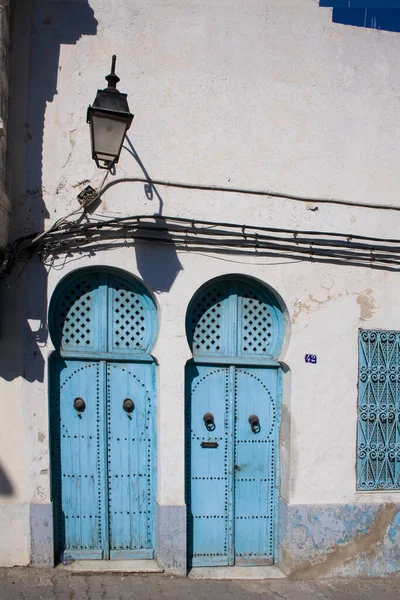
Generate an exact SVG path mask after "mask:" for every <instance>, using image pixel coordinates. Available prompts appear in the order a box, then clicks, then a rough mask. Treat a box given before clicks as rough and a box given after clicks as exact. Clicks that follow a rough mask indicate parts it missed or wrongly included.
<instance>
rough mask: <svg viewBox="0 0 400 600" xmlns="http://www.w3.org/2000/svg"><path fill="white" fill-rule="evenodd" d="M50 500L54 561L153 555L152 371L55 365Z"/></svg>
mask: <svg viewBox="0 0 400 600" xmlns="http://www.w3.org/2000/svg"><path fill="white" fill-rule="evenodd" d="M53 385H54V386H55V387H56V388H58V389H59V393H58V394H57V393H54V394H53V398H56V402H55V403H54V406H53V426H52V431H53V453H54V459H55V460H54V463H53V465H54V467H53V469H54V476H53V479H54V482H55V485H54V486H53V490H54V491H53V493H54V502H55V509H56V515H57V517H56V521H55V522H56V539H57V540H58V548H57V550H58V554H61V553H62V552H64V554H65V555H67V556H70V557H72V558H75V559H79V558H80V559H84V558H86V559H102V558H103V559H106V558H111V559H114V558H152V557H153V554H154V550H153V539H154V523H153V512H154V493H153V489H154V430H153V415H154V365H153V364H149V363H145V362H143V363H136V364H134V363H107V362H106V361H79V360H71V359H69V360H67V361H65V360H63V359H57V360H56V361H55V365H54V367H53Z"/></svg>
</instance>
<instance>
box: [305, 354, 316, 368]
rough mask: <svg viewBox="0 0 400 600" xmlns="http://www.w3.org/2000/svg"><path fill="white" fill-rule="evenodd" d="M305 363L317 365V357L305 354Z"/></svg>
mask: <svg viewBox="0 0 400 600" xmlns="http://www.w3.org/2000/svg"><path fill="white" fill-rule="evenodd" d="M304 360H305V361H306V363H311V364H312V365H316V364H317V355H316V354H306V355H305V357H304Z"/></svg>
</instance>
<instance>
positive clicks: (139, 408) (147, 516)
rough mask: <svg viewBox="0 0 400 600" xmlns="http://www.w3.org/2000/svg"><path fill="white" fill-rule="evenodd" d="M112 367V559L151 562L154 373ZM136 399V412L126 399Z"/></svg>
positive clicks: (109, 421)
mask: <svg viewBox="0 0 400 600" xmlns="http://www.w3.org/2000/svg"><path fill="white" fill-rule="evenodd" d="M146 367H148V365H137V366H136V368H135V372H133V371H132V369H131V368H129V366H128V365H125V364H124V363H122V364H121V363H111V364H109V365H107V397H108V403H107V404H108V406H107V428H108V458H107V460H108V486H109V494H108V502H109V519H110V556H111V558H129V557H132V556H136V555H139V554H140V557H141V558H152V557H153V550H152V540H153V479H154V473H153V441H154V439H153V438H154V432H153V425H152V423H153V419H152V415H153V412H154V407H153V402H152V393H151V388H152V382H151V372H149V370H148V368H147V369H146ZM126 398H132V399H133V400H134V409H133V410H132V412H127V411H126V410H124V406H123V401H124V399H126Z"/></svg>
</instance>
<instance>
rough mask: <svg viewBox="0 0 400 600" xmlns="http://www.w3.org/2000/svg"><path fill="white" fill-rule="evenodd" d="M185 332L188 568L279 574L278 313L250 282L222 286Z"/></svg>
mask: <svg viewBox="0 0 400 600" xmlns="http://www.w3.org/2000/svg"><path fill="white" fill-rule="evenodd" d="M186 326H187V334H188V340H189V343H190V346H191V348H192V352H193V360H192V361H190V362H189V363H188V365H187V367H186V383H187V385H186V389H187V393H186V416H187V419H186V427H187V449H186V463H187V464H186V475H187V486H186V492H187V498H186V501H187V506H188V528H189V531H188V555H189V564H190V565H191V566H210V565H233V564H236V565H261V564H272V563H273V560H274V546H275V530H276V510H275V505H276V498H277V467H278V464H277V458H278V457H277V450H278V449H277V443H278V428H279V418H280V385H281V384H280V382H281V378H280V368H279V363H277V362H276V360H274V359H275V358H276V356H277V355H278V353H279V351H280V347H281V345H282V338H283V319H282V314H281V311H280V309H279V306H278V305H277V303H276V302H275V300H274V298H273V297H271V296H270V294H268V293H267V291H266V290H265V289H264V288H263V287H261V286H260V285H258V284H257V283H256V282H254V281H253V280H251V279H249V278H242V277H236V278H230V279H222V280H218V281H215V282H212V283H210V284H208V285H207V286H205V287H203V288H202V289H201V290H200V291H199V292H198V293H197V294H196V296H195V297H194V299H193V300H192V302H191V304H190V306H189V310H188V315H187V323H186Z"/></svg>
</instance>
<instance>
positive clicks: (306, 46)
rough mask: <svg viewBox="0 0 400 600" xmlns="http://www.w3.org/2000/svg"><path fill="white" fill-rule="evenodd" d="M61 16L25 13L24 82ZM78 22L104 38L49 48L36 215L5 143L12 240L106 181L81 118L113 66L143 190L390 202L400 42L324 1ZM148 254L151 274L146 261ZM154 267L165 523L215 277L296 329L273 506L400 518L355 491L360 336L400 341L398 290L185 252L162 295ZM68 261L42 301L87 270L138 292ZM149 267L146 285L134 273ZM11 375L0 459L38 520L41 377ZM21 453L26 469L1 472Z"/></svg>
mask: <svg viewBox="0 0 400 600" xmlns="http://www.w3.org/2000/svg"><path fill="white" fill-rule="evenodd" d="M20 4H30V3H20ZM67 4H69V3H68V2H65V3H62V2H61V3H59V4H57V5H56V4H55V3H52V2H39V3H36V4H34V5H33V10H32V6H31V9H30V11H31V12H29V14H27V12H26V11H28V9H27V8H26V9H24V10H25V12H24V10H23V9H22V8H20V9H19V10H20V11H21V14H20V15H19V19H20V21H21V23H22V24H24V27H25V28H27V29H29V28H30V29H31V30H32V32H34V33H32V34H31V35H32V44H31V47H30V48H27V49H26V50H25V56H26V57H27V56H28V55H29V60H30V62H29V64H31V65H33V66H34V65H35V61H36V62H37V63H39V62H40V59H41V58H43V56H41V53H43V47H42V46H41V45H40V39H47V38H46V36H50V37H49V39H50V40H53V41H54V39H56V36H57V34H58V32H59V29H60V28H64V29H65V27H66V22H67V21H66V20H65V19H64V20H63V18H64V17H63V15H64V12H63V11H64V8H63V6H65V5H67ZM88 6H89V8H90V9H91V10H92V11H93V18H94V19H96V21H97V22H98V24H97V31H96V34H93V32H92V33H90V34H85V33H82V35H79V36H77V40H76V41H75V42H74V43H71V42H68V43H63V39H64V38H63V36H59V38H60V40H61V41H60V57H59V61H58V67H57V85H56V93H54V94H50V95H49V98H48V100H47V101H46V104H45V119H44V132H43V140H42V141H41V142H40V143H41V146H40V147H41V153H42V157H41V161H40V169H41V188H40V190H39V192H37V193H36V192H35V193H36V196H35V194H34V193H33V192H32V190H30V193H29V194H27V193H26V190H27V189H30V188H29V181H30V180H29V177H30V175H29V168H27V165H28V167H29V164H30V163H29V160H30V153H32V150H31V148H32V146H30V144H31V140H30V139H29V135H28V136H27V134H26V131H23V130H22V128H19V129H18V127H16V132H17V133H16V149H17V150H16V151H15V156H14V158H13V161H12V165H13V169H14V170H13V182H14V193H15V196H14V197H15V198H17V199H18V203H19V204H18V206H19V207H20V208H19V210H20V214H19V216H18V227H17V230H16V231H15V235H18V234H19V235H22V234H23V233H25V232H27V231H29V230H33V229H34V225H33V221H34V217H33V216H32V214H33V213H35V211H36V212H38V211H39V210H42V211H43V218H44V217H45V216H46V214H47V218H46V221H45V223H44V224H45V225H46V226H49V225H50V224H51V223H52V222H53V220H54V219H57V218H59V217H60V216H62V215H64V214H66V213H68V212H69V211H71V210H72V209H73V208H75V207H77V200H76V195H77V193H78V192H79V191H80V190H81V189H82V188H83V187H85V185H87V183H88V182H90V183H91V185H92V186H93V187H96V186H97V185H99V183H100V181H101V179H102V176H103V172H100V171H98V170H97V169H96V167H95V165H94V163H93V162H92V161H91V159H90V148H89V132H88V126H87V125H86V122H85V119H86V108H87V105H88V104H89V103H91V102H92V101H93V99H94V96H95V93H96V90H97V88H98V87H103V86H104V85H105V82H104V80H103V76H105V75H106V74H107V73H108V72H109V67H110V59H111V55H112V54H113V53H115V54H117V56H118V60H117V73H118V75H119V76H120V78H121V82H120V84H119V88H120V90H121V91H124V92H127V93H128V99H129V104H130V108H131V110H132V112H133V113H134V114H135V119H134V122H133V125H132V128H131V130H130V131H129V137H130V139H131V141H132V143H133V145H134V147H135V149H136V152H137V153H138V155H139V157H140V159H141V161H142V163H143V165H144V167H145V168H146V170H147V172H148V173H149V175H150V176H151V177H153V178H156V179H167V180H178V181H186V182H189V183H200V184H207V183H209V184H221V185H234V186H242V187H247V188H265V189H272V190H274V189H275V190H279V191H286V192H292V193H295V194H303V195H307V196H325V197H339V198H341V197H343V198H347V199H349V200H353V201H363V202H365V201H366V202H381V203H388V204H397V203H398V189H399V183H400V181H399V180H400V175H399V171H398V140H399V139H400V136H399V133H400V131H399V128H400V125H399V123H400V119H399V117H400V106H399V97H400V65H399V61H398V56H399V51H400V34H396V33H388V32H384V31H373V30H366V29H362V28H354V27H348V26H344V25H338V24H333V23H332V18H331V11H330V9H324V8H320V7H319V3H318V1H317V0H270V1H269V2H260V1H257V0H251V1H250V2H249V1H247V2H243V1H242V0H234V1H232V0H229V1H228V0H219V1H217V0H204V1H202V2H199V1H194V0H174V1H172V2H171V1H168V2H166V1H164V0H159V1H157V2H150V1H149V0H129V1H124V0H118V2H117V1H116V0H113V1H110V0H89V4H88ZM75 26H76V24H75ZM27 29H26V30H27ZM64 29H63V31H64ZM40 36H42V38H41V37H40ZM51 36H53V37H51ZM38 40H39V41H38ZM25 42H26V38H25ZM35 53H36V54H35ZM24 64H28V63H24ZM31 69H33V67H31ZM34 74H35V75H36V76H38V74H37V73H36V72H34ZM19 77H20V81H19V83H18V86H19V87H20V88H21V89H22V88H23V89H24V93H25V96H24V97H25V102H26V106H25V110H26V116H27V119H28V121H27V124H28V133H29V128H30V127H33V126H34V123H35V122H34V119H35V112H34V111H33V112H32V111H30V109H29V107H30V104H29V103H30V99H31V98H32V97H34V94H35V86H37V85H38V81H37V79H35V77H34V76H33V75H32V70H31V72H30V73H28V72H27V73H25V76H24V77H22V76H21V75H19ZM39 84H40V85H43V86H45V85H46V82H45V81H39ZM39 134H40V132H39V133H37V135H39ZM21 166H22V167H24V166H25V168H18V167H21ZM124 176H126V177H135V176H143V172H142V170H141V168H140V166H139V165H138V164H137V163H136V162H135V160H134V159H133V158H132V156H131V155H130V154H129V153H128V152H127V151H126V150H124V151H123V152H122V156H121V159H120V163H119V165H118V167H117V174H116V177H124ZM110 177H111V176H110ZM34 191H35V190H34ZM31 192H32V193H31ZM158 192H159V194H160V195H161V197H162V200H163V207H162V210H163V214H164V215H171V216H185V217H193V218H205V219H211V220H216V221H218V220H220V221H234V222H238V223H246V224H265V225H272V226H276V227H290V228H299V229H311V230H321V231H324V230H325V231H341V232H349V233H350V232H351V233H358V234H364V235H371V236H374V235H375V236H387V237H396V236H397V235H398V225H399V222H400V214H399V213H391V212H389V211H386V212H379V211H373V210H368V209H360V208H351V207H340V206H333V205H331V206H327V205H320V206H319V207H318V210H315V211H313V210H309V209H310V208H315V205H314V204H312V203H310V204H309V205H307V204H299V203H295V202H292V201H285V200H283V199H268V198H256V197H254V196H251V197H250V196H245V195H227V194H222V193H216V192H208V193H207V192H195V191H190V192H189V191H183V190H172V189H166V188H158ZM24 194H25V195H24ZM38 196H40V198H43V207H42V208H40V209H39V208H38V206H39V205H38V202H39V201H38V199H37V198H38ZM35 203H36V204H35ZM40 206H41V205H40ZM159 209H160V207H159V201H158V199H157V198H156V196H154V198H153V200H148V199H147V198H146V195H145V193H144V190H143V186H142V185H136V184H129V183H121V184H119V185H116V186H114V187H113V188H112V189H110V190H109V191H107V192H106V193H105V195H104V196H103V198H102V203H101V205H100V207H99V208H98V209H97V212H98V214H99V215H100V216H101V217H105V216H112V215H121V216H126V215H129V214H131V215H135V214H142V213H147V214H153V213H158V211H159ZM46 211H47V213H46ZM91 218H96V216H95V215H94V216H93V217H91ZM139 252H140V253H141V254H140V256H141V257H143V252H144V251H143V247H142V248H141V249H139ZM147 252H148V254H147V255H146V259H147V262H146V265H145V268H146V270H147V272H148V278H147V280H146V279H145V283H147V285H149V287H150V288H151V287H152V286H151V285H150V284H149V281H150V280H151V281H155V284H154V285H153V291H154V292H155V294H156V297H157V302H158V303H159V309H160V330H159V336H158V339H157V343H156V346H155V348H154V355H155V356H156V358H157V360H158V361H159V367H158V381H159V389H158V406H159V412H158V429H159V449H158V454H159V459H158V460H159V480H158V486H159V489H158V500H159V502H160V503H161V504H172V505H173V504H182V503H183V502H184V479H183V472H184V443H183V442H184V440H183V435H184V427H183V418H184V415H183V407H184V394H183V390H184V387H183V385H184V365H185V362H186V361H187V360H188V359H189V358H190V352H189V348H188V346H187V343H186V336H185V329H184V317H185V311H186V307H187V304H188V302H189V300H190V298H191V297H192V295H193V294H194V293H195V291H196V290H197V289H198V288H199V286H200V285H202V284H203V283H204V282H206V281H207V280H208V279H210V278H212V277H216V276H218V275H223V274H225V273H243V274H249V275H252V276H254V277H257V278H258V279H260V280H263V281H265V282H266V283H267V284H268V285H270V286H272V287H273V288H275V289H276V290H277V291H278V293H279V294H280V295H281V297H282V298H283V300H284V302H285V304H286V307H287V310H288V314H289V317H290V320H291V326H290V339H289V338H288V340H287V343H286V345H285V350H284V353H283V354H282V357H281V359H282V360H283V361H284V362H285V363H286V364H287V365H288V366H289V368H290V374H287V375H285V385H284V388H285V391H284V403H285V414H286V415H289V417H290V419H289V418H288V420H287V421H285V426H284V429H285V433H284V435H282V438H281V443H282V444H283V446H284V450H283V453H282V456H283V457H284V460H283V462H282V465H283V467H284V468H283V469H282V472H283V474H282V486H281V492H282V495H283V496H284V497H285V498H286V499H287V500H289V501H290V502H292V503H338V502H350V501H361V500H362V501H381V500H383V499H386V500H394V501H397V500H398V498H399V495H398V494H397V493H369V494H359V493H356V492H355V452H356V403H357V329H358V328H359V327H365V328H390V329H400V315H399V312H398V309H397V304H398V302H397V298H398V296H399V292H400V284H399V280H398V276H397V275H396V274H395V273H389V272H383V271H372V270H369V269H362V268H354V267H347V266H335V265H324V266H321V265H317V264H312V263H306V262H300V261H294V260H285V259H282V258H271V259H268V258H260V257H258V256H256V255H255V256H253V257H249V258H244V257H242V256H237V257H233V256H224V257H222V256H219V257H215V256H209V255H208V256H207V255H205V254H195V253H194V252H187V253H184V252H183V253H178V259H179V262H180V265H179V264H177V263H176V261H175V263H174V264H175V268H176V270H177V273H175V274H174V276H172V275H171V289H170V290H169V291H168V292H167V291H164V292H160V291H159V289H158V287H157V280H159V279H160V278H161V276H163V275H165V271H166V263H165V261H166V254H165V252H164V250H163V249H161V250H160V249H157V248H150V247H148V249H147ZM64 258H65V257H61V258H60V259H59V260H58V261H57V262H56V263H55V265H53V268H49V267H47V269H48V298H50V297H51V293H52V291H53V290H54V288H55V286H56V285H57V283H58V281H59V280H60V278H61V277H63V276H65V275H66V274H67V273H68V272H70V271H72V270H74V269H76V268H78V267H82V266H86V265H96V264H98V265H100V264H101V265H112V266H117V267H121V268H124V269H126V270H127V271H130V272H131V273H133V274H135V275H137V276H139V277H140V276H141V273H140V270H139V269H138V266H137V262H136V252H135V249H133V248H129V247H126V248H124V249H120V250H113V251H110V252H99V253H96V254H95V255H94V256H90V257H88V256H85V254H84V253H83V254H82V255H81V256H78V255H75V256H74V257H69V258H67V259H66V260H64ZM171 264H172V259H171V263H170V265H171ZM167 266H168V263H167ZM38 268H39V267H38V266H37V265H36V266H35V265H34V266H31V267H28V269H26V270H25V271H24V274H23V275H22V281H23V282H24V285H25V290H26V292H25V293H26V294H27V296H28V297H29V294H33V296H34V294H35V281H36V278H37V275H36V271H35V269H38ZM140 268H141V270H142V272H143V265H142V263H141V264H140ZM169 268H171V266H170V267H169ZM175 275H176V277H175ZM37 293H39V292H37ZM20 304H21V307H20V313H19V314H20V317H19V318H20V319H21V320H24V319H26V318H27V315H28V313H29V315H30V317H29V318H31V319H33V321H32V322H30V323H29V327H30V328H29V329H26V328H25V329H24V331H25V333H21V335H22V336H23V335H25V336H28V337H29V335H32V330H35V327H36V335H37V337H40V336H39V335H38V331H39V329H40V325H39V323H38V322H37V323H36V325H35V318H36V321H37V312H35V310H31V311H30V310H29V302H21V303H20ZM27 305H28V308H27ZM22 339H24V338H22ZM26 339H27V338H26ZM51 349H52V347H51V342H50V339H47V342H43V343H41V344H39V343H38V346H37V349H36V350H35V351H36V352H38V353H39V358H40V359H41V360H43V361H44V362H45V363H46V361H47V359H48V355H49V353H50V352H51ZM32 353H33V350H32V351H31V349H30V347H29V349H26V350H25V352H23V353H22V356H23V358H22V359H21V360H22V361H23V363H24V364H23V367H24V366H26V365H27V364H28V365H29V361H33V360H37V357H36V358H33V355H32ZM305 353H313V354H317V355H318V364H317V365H308V364H306V363H305V362H304V355H305ZM22 371H23V369H21V377H20V378H19V379H16V382H17V383H16V384H15V385H17V386H18V385H20V386H21V396H19V395H18V394H16V395H15V401H16V406H15V408H14V410H15V421H13V423H14V431H13V433H12V435H11V433H10V434H7V435H6V436H5V438H4V440H2V445H1V446H0V450H1V451H2V460H3V462H4V466H5V468H6V469H7V470H8V471H12V467H13V465H14V462H15V463H17V464H18V469H21V470H25V471H27V473H28V474H27V475H26V477H25V479H23V482H24V483H23V484H21V490H22V491H21V498H22V499H23V501H26V502H39V503H40V502H48V501H49V498H50V496H49V494H50V490H49V473H48V467H49V457H48V436H47V430H48V417H47V373H44V376H43V377H42V378H41V379H40V380H35V381H30V380H29V378H25V379H24V375H23V372H22ZM7 389H10V388H7ZM27 398H29V399H30V402H29V403H27V402H26V399H27ZM15 445H17V446H18V445H19V446H21V445H23V446H24V448H28V451H27V453H26V454H25V455H23V454H21V453H20V454H16V455H13V456H10V454H12V453H10V452H9V450H10V449H11V448H13V447H14V446H15ZM20 452H22V451H21V450H20ZM13 461H14V462H13Z"/></svg>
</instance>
